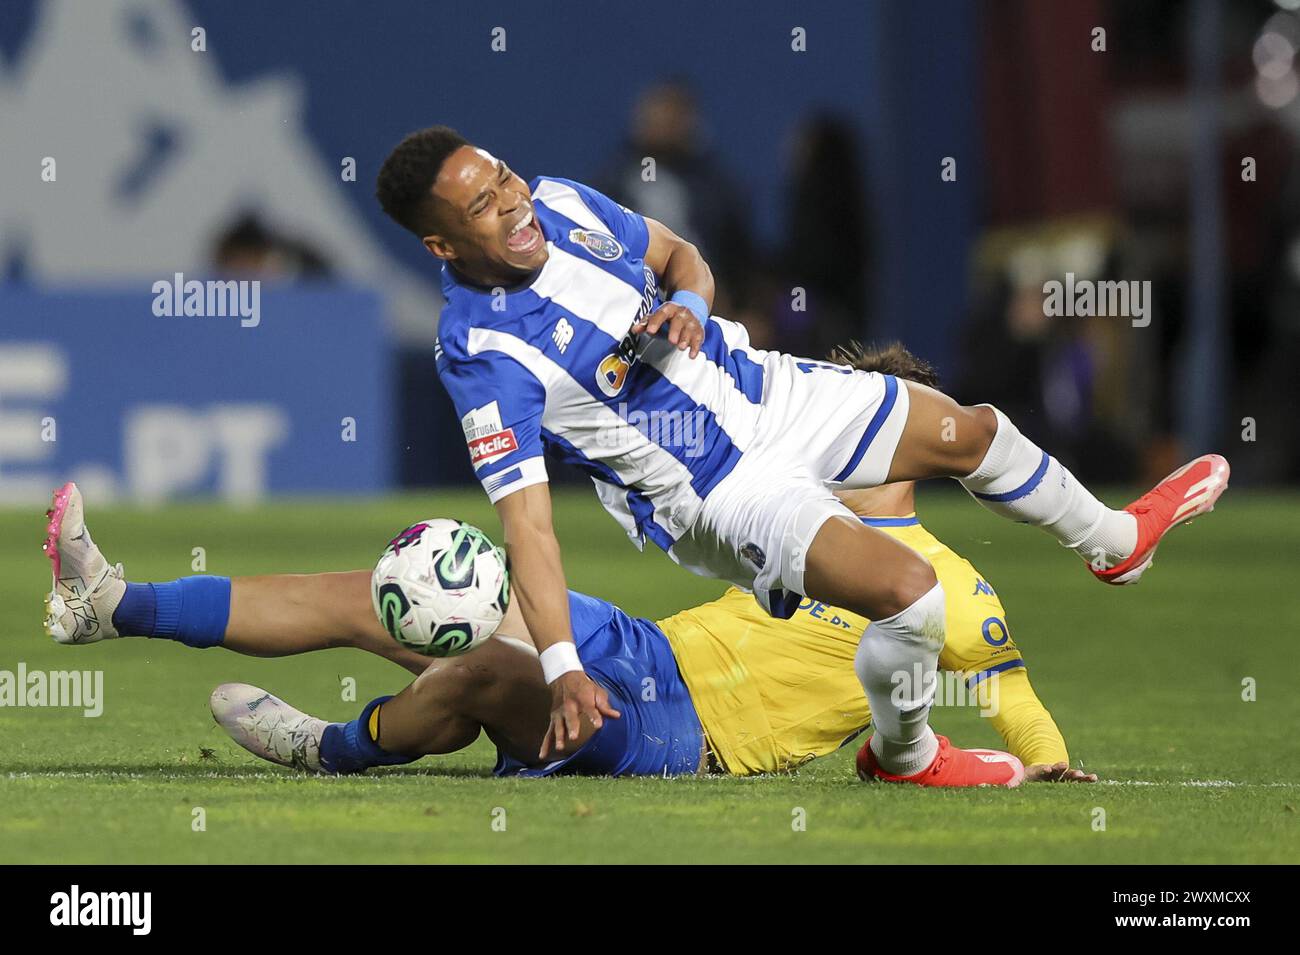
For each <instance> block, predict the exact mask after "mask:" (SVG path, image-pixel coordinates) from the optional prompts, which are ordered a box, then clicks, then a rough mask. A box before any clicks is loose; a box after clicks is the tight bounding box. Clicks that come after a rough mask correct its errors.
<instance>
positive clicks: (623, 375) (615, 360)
mask: <svg viewBox="0 0 1300 955" xmlns="http://www.w3.org/2000/svg"><path fill="white" fill-rule="evenodd" d="M631 370H632V365H631V363H630V362H629V361H628V360H627V359H626V358H624V357H623V356H622V355H621V354H619V353H618V352H615V353H614V354H612V355H606V356H605V357H604V358H603V359H601V362H600V364H599V365H597V366H596V384H598V385H600V390H601V391H603V392H604V393H605V394H607V395H609V396H610V397H611V398H617V397H618V393H619V392H620V391H622V390H623V385H624V383H625V382H626V381H627V373H628V372H629V371H631Z"/></svg>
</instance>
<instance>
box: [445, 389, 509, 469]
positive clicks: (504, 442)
mask: <svg viewBox="0 0 1300 955" xmlns="http://www.w3.org/2000/svg"><path fill="white" fill-rule="evenodd" d="M460 426H461V427H462V428H464V429H465V441H466V443H467V444H468V445H469V460H470V463H471V464H472V465H474V467H476V468H479V467H482V466H483V465H485V464H491V463H492V462H493V461H496V460H499V459H500V458H504V457H505V456H506V455H507V454H509V453H510V452H511V451H516V450H518V449H519V442H518V441H516V440H515V429H514V428H507V427H504V426H503V425H502V424H501V408H500V406H499V405H498V404H497V402H495V401H493V402H489V403H488V404H485V405H483V407H481V408H475V409H474V410H472V411H471V412H470V413H469V414H467V415H465V417H463V418H461V419H460Z"/></svg>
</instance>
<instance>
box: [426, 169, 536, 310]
mask: <svg viewBox="0 0 1300 955" xmlns="http://www.w3.org/2000/svg"><path fill="white" fill-rule="evenodd" d="M432 191H433V195H434V197H435V198H436V199H437V200H439V208H438V210H437V216H438V222H439V227H440V229H441V232H440V233H434V234H432V235H428V236H425V238H424V244H425V247H426V248H428V250H429V251H430V252H432V253H433V254H434V255H436V256H437V257H438V258H440V259H446V260H449V261H451V262H453V263H454V264H455V266H456V268H457V269H458V270H459V271H460V272H462V273H463V274H464V275H465V276H466V277H468V278H469V279H471V280H472V281H476V282H479V283H481V284H484V285H491V284H497V283H502V284H508V283H511V282H514V281H517V280H519V279H522V278H523V277H525V276H527V275H529V274H531V273H532V272H535V271H536V270H537V269H539V268H541V267H542V265H543V264H545V262H546V257H547V251H546V240H545V238H543V236H542V230H541V227H540V226H539V225H538V223H537V219H536V216H535V214H534V211H533V201H532V198H531V196H530V195H529V192H528V183H526V182H524V180H523V179H521V178H520V177H519V176H517V175H515V173H514V172H513V171H512V170H511V169H510V167H509V166H507V165H506V164H505V162H504V161H502V160H500V159H497V158H496V157H495V156H493V155H492V154H491V153H489V152H488V151H487V150H486V149H481V148H479V147H477V146H462V147H461V148H460V149H457V150H456V151H455V152H454V153H452V154H451V155H450V156H448V157H447V161H446V162H444V163H443V165H442V171H441V172H440V173H439V174H438V178H437V180H435V182H434V184H433V190H432Z"/></svg>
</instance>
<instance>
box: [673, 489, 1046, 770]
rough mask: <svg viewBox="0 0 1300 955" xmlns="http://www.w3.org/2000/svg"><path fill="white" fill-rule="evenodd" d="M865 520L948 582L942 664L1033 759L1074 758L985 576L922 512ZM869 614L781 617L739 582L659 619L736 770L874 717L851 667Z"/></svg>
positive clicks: (781, 757)
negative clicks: (931, 528) (926, 523)
mask: <svg viewBox="0 0 1300 955" xmlns="http://www.w3.org/2000/svg"><path fill="white" fill-rule="evenodd" d="M865 523H868V524H870V525H872V526H875V527H878V528H879V529H880V530H882V531H884V532H885V533H887V534H889V535H890V536H891V537H894V538H895V539H897V540H899V541H901V542H902V543H904V544H906V545H907V546H909V547H911V548H912V549H913V550H915V551H918V552H919V553H921V554H922V555H924V556H925V557H926V558H927V559H928V560H929V561H930V563H931V565H932V566H933V567H934V571H935V574H936V576H937V577H938V578H939V582H940V583H941V584H943V590H944V596H945V599H946V602H947V641H946V643H945V645H944V648H943V651H942V653H940V655H939V667H940V669H941V671H949V672H950V673H953V674H956V675H958V678H959V686H960V687H965V688H966V689H967V690H969V691H971V700H972V701H976V700H978V701H979V702H980V704H981V705H982V706H983V709H984V712H985V715H987V716H989V718H990V721H991V722H992V724H993V725H994V728H995V729H997V730H998V732H999V733H1001V735H1002V737H1003V739H1004V740H1005V741H1006V744H1007V748H1008V749H1009V750H1010V751H1011V752H1013V753H1014V754H1015V755H1016V756H1018V757H1019V758H1020V759H1021V761H1022V762H1024V763H1025V765H1026V766H1028V765H1032V764H1034V763H1055V762H1059V761H1062V760H1068V759H1069V755H1068V753H1067V752H1066V748H1065V740H1064V739H1063V738H1062V737H1061V733H1060V730H1059V729H1057V726H1056V723H1055V722H1054V721H1053V720H1052V717H1051V714H1050V713H1048V712H1047V710H1046V709H1045V708H1044V707H1043V704H1042V703H1041V702H1040V701H1039V700H1038V697H1037V696H1036V695H1035V694H1034V691H1033V688H1032V687H1031V686H1030V685H1029V677H1028V674H1027V673H1026V671H1025V662H1024V659H1023V657H1022V656H1021V654H1020V651H1019V649H1018V648H1017V647H1016V644H1015V641H1014V640H1012V639H1011V632H1010V630H1009V629H1008V627H1007V618H1006V612H1005V611H1004V610H1003V608H1002V603H1001V601H999V600H998V596H997V594H996V593H995V592H994V590H993V588H992V587H991V586H990V585H989V584H988V582H987V581H986V580H985V579H984V578H983V577H982V576H981V575H980V573H979V572H978V571H977V570H976V569H975V568H974V567H973V566H971V564H970V563H969V562H967V561H966V560H965V559H963V558H962V557H960V556H959V555H958V554H956V553H954V552H953V551H952V550H949V549H948V547H946V546H945V545H944V544H943V543H941V542H940V541H939V540H937V539H936V538H935V537H934V536H932V535H931V534H930V533H929V532H928V531H926V529H925V528H924V527H922V526H921V524H920V521H919V520H918V519H917V518H916V516H915V515H907V516H905V517H893V518H868V519H865ZM867 623H868V621H867V619H866V618H865V617H860V616H858V615H857V614H854V613H850V612H849V611H847V610H842V609H839V608H836V607H830V606H827V605H826V604H823V603H820V602H818V601H815V600H811V599H805V600H804V601H803V602H802V603H801V604H800V605H799V609H798V610H797V611H796V612H795V614H794V616H793V617H791V618H790V619H789V620H778V619H776V618H774V617H771V616H769V615H768V614H767V613H766V612H765V611H764V610H763V608H762V607H760V606H759V605H758V602H757V601H756V600H755V599H754V597H753V596H752V595H751V594H748V593H746V592H744V591H741V590H737V589H735V588H732V589H730V590H728V591H727V592H726V593H725V594H723V595H722V596H721V597H719V598H718V599H717V600H714V601H712V602H710V603H706V604H703V605H701V606H699V607H695V608H693V609H691V610H684V611H682V612H681V613H678V614H675V615H673V616H671V617H669V618H667V619H666V620H660V621H657V625H658V627H659V628H660V629H661V630H662V631H663V632H664V634H665V635H666V636H667V637H668V641H669V643H670V644H671V645H672V649H673V654H674V655H675V656H676V658H677V665H678V669H679V670H680V671H681V674H682V679H683V680H685V682H686V685H687V687H688V688H689V690H690V693H691V699H692V701H693V702H694V704H695V710H696V713H697V714H698V715H699V717H700V723H701V724H702V726H703V728H704V732H705V735H706V736H707V737H708V742H709V746H710V749H711V751H712V752H713V754H714V756H715V757H716V758H717V760H718V762H719V764H720V765H721V767H722V768H723V769H724V770H726V771H727V772H728V773H730V774H732V775H736V776H748V775H751V774H754V773H773V772H788V771H790V770H792V769H794V768H795V767H797V766H799V765H800V764H802V763H805V762H807V761H808V760H810V759H816V758H817V757H818V756H825V755H826V754H828V753H831V752H834V751H835V750H836V749H838V748H839V747H840V746H842V745H843V744H844V743H846V742H847V741H848V740H850V739H852V738H853V737H854V736H855V735H857V734H858V733H860V732H861V731H862V730H863V729H864V728H865V727H866V726H867V724H868V723H869V722H870V721H871V711H870V709H869V708H868V705H867V700H866V697H865V695H864V694H863V691H862V685H861V684H860V683H859V682H858V678H857V675H856V674H855V672H854V669H853V658H854V654H855V653H856V652H857V648H858V641H859V640H860V639H861V637H862V633H863V631H864V630H865V629H866V627H867ZM942 675H943V674H941V676H942ZM990 681H991V682H990ZM944 685H945V684H944V682H942V681H941V682H940V688H942V687H943V686H944ZM990 690H991V691H993V692H989V691H990ZM990 704H991V705H990Z"/></svg>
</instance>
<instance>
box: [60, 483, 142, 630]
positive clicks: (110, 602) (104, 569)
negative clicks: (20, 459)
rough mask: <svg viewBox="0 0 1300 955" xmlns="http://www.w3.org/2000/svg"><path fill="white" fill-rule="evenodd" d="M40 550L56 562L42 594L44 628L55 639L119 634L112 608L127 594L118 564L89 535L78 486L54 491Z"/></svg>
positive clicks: (70, 484) (64, 487)
mask: <svg viewBox="0 0 1300 955" xmlns="http://www.w3.org/2000/svg"><path fill="white" fill-rule="evenodd" d="M45 516H46V517H48V518H49V519H50V522H49V525H48V526H47V527H46V529H45V530H46V537H45V544H44V546H43V548H42V549H43V550H44V551H45V556H46V557H48V558H49V559H50V563H51V564H53V565H54V585H53V589H52V590H51V591H50V593H49V595H48V596H46V598H45V632H46V633H48V634H49V635H50V636H51V637H53V638H54V640H55V642H56V643H97V642H98V641H100V640H106V639H109V638H111V637H116V636H118V632H117V631H116V630H115V629H113V611H114V610H116V609H117V605H118V604H119V603H120V602H121V600H122V595H123V594H124V593H126V581H125V579H124V577H125V575H124V573H123V571H122V565H121V564H117V565H116V566H113V565H110V564H109V562H108V561H106V560H105V559H104V555H103V554H101V553H100V552H99V548H98V547H96V546H95V542H94V541H93V540H91V539H90V531H89V530H87V528H86V518H85V509H84V507H83V505H82V501H81V492H80V491H79V490H77V485H75V484H73V483H71V482H69V483H67V484H65V485H63V487H61V488H59V489H58V490H57V491H55V492H54V503H53V505H52V506H51V507H50V509H49V510H48V511H46V512H45Z"/></svg>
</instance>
